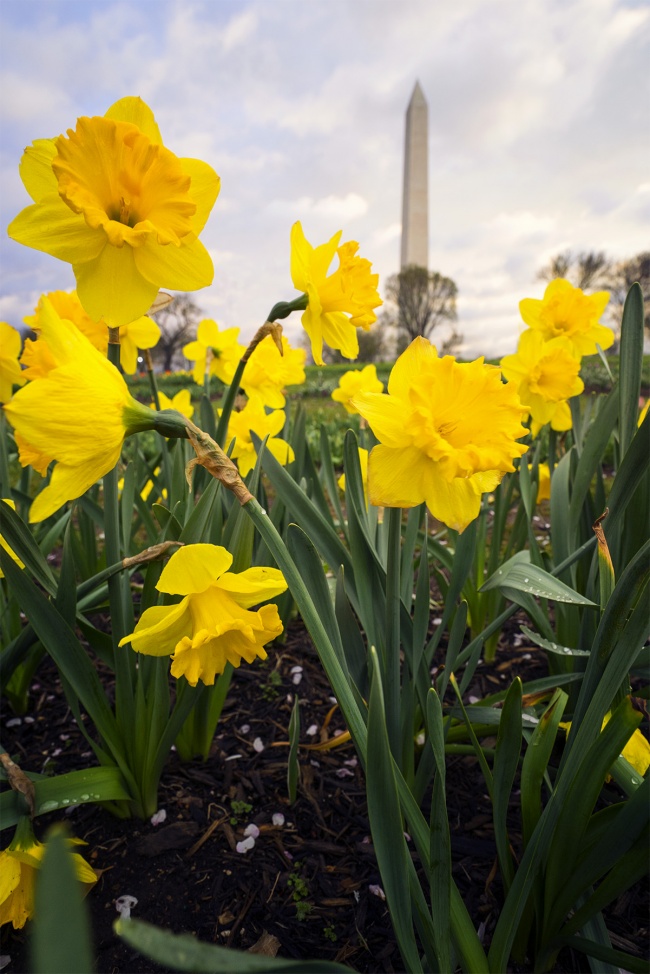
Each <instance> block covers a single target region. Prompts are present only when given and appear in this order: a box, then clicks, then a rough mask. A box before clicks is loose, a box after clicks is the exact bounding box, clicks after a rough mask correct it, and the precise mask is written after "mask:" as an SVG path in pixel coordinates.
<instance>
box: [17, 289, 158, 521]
mask: <svg viewBox="0 0 650 974" xmlns="http://www.w3.org/2000/svg"><path fill="white" fill-rule="evenodd" d="M40 323H41V334H40V337H39V338H38V340H37V341H36V342H34V343H33V351H32V353H31V354H30V355H29V356H28V358H29V367H28V368H27V369H26V370H25V375H26V377H27V378H28V379H31V380H32V381H30V382H28V384H27V385H26V386H25V387H24V388H23V389H19V390H18V392H17V393H16V395H15V396H14V397H13V399H12V401H11V402H10V403H9V404H8V405H6V406H5V407H4V409H5V412H6V414H7V416H8V417H9V420H10V422H11V423H12V425H13V427H14V429H15V435H16V444H17V446H18V450H19V459H20V462H21V464H22V465H23V466H24V467H26V466H27V465H28V464H31V465H32V466H33V467H34V469H35V470H37V471H38V472H39V473H40V474H45V472H46V470H47V468H48V465H49V464H50V463H51V462H52V460H56V461H57V464H56V466H55V467H54V470H53V472H52V476H51V479H50V483H49V485H48V486H47V487H46V488H45V489H44V490H42V491H41V493H40V494H39V495H38V496H37V497H36V499H35V500H34V502H33V504H32V507H31V510H30V512H29V520H30V521H32V522H34V521H42V520H43V519H44V518H46V517H49V515H50V514H53V513H54V512H55V511H56V510H58V508H59V507H61V505H62V504H64V503H65V502H66V501H69V500H73V499H74V498H76V497H80V496H81V494H83V493H84V491H86V490H87V489H88V488H89V487H90V486H92V484H94V483H95V481H97V480H98V479H99V478H100V477H103V476H104V474H105V473H107V472H108V471H109V470H111V469H112V468H113V467H114V466H115V464H116V463H117V461H118V459H119V456H120V452H121V450H122V443H123V441H124V437H125V436H127V435H128V434H130V433H135V432H138V431H139V430H142V429H151V428H153V427H154V425H155V423H154V422H153V420H154V419H155V414H153V413H152V410H150V409H149V408H148V407H147V406H143V405H141V404H140V403H139V402H137V401H136V400H135V399H133V397H132V396H131V395H130V393H129V390H128V389H127V387H126V383H125V381H124V379H123V378H122V376H121V375H120V373H119V371H118V370H117V369H116V368H115V366H113V365H111V363H110V362H109V361H108V359H106V358H104V356H103V355H102V354H101V352H98V351H97V349H96V348H94V347H93V346H92V345H91V344H90V342H89V341H88V339H87V338H85V336H84V335H83V334H82V333H81V332H80V331H79V329H78V328H76V327H75V326H74V325H73V324H72V323H71V322H70V321H67V320H66V319H65V318H60V317H59V316H58V315H57V313H56V311H55V310H54V308H53V307H52V305H51V304H50V302H49V301H48V299H47V298H44V299H43V300H42V309H41V316H40Z"/></svg>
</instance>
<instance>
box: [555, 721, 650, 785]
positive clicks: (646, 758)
mask: <svg viewBox="0 0 650 974" xmlns="http://www.w3.org/2000/svg"><path fill="white" fill-rule="evenodd" d="M611 716H612V714H611V711H610V712H609V713H606V714H605V716H604V718H603V726H602V727H601V731H603V730H604V729H605V727H606V726H607V724H608V723H609V721H610V718H611ZM560 727H561V728H562V729H563V730H564V732H565V733H566V736H567V737H568V736H569V734H570V733H571V721H570V720H567V721H561V722H560ZM621 754H622V756H623V757H624V758H625V760H626V761H627V762H628V763H629V764H631V765H632V767H633V768H634V770H635V771H638V772H639V774H640V775H641V777H643V776H644V775H645V773H646V771H647V770H648V768H650V743H648V740H647V738H645V737H644V735H643V731H642V730H641V729H640V728H638V727H637V729H636V730H635V731H634V733H633V734H632V736H631V737H630V739H629V740H628V742H627V744H626V745H625V747H624V748H623V750H622V752H621ZM607 780H608V781H609V775H608V776H607Z"/></svg>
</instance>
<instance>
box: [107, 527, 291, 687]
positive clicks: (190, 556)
mask: <svg viewBox="0 0 650 974" xmlns="http://www.w3.org/2000/svg"><path fill="white" fill-rule="evenodd" d="M231 564H232V555H231V554H230V553H229V552H228V551H226V549H225V548H221V547H219V546H218V545H210V544H193V545H185V547H183V548H179V550H178V551H176V552H175V554H173V555H172V557H171V558H170V559H169V562H168V563H167V565H166V566H165V568H164V569H163V571H162V574H161V576H160V579H159V581H158V583H157V585H156V588H157V589H158V591H159V592H164V593H166V594H168V595H181V596H183V598H182V601H181V602H179V603H178V604H177V605H159V606H153V607H151V608H149V609H146V610H145V611H144V612H143V613H142V616H141V617H140V620H139V622H138V624H137V626H136V627H135V631H134V632H132V633H131V635H130V636H126V637H125V638H124V639H123V640H122V641H121V643H120V646H123V645H125V644H126V643H129V642H130V643H131V645H132V646H133V649H134V650H136V652H138V653H145V654H147V655H149V656H171V657H172V668H171V672H172V676H175V677H177V678H178V677H181V676H184V677H185V678H186V679H187V681H188V683H191V684H192V686H196V684H197V683H198V681H199V680H202V681H203V683H206V684H208V685H209V686H211V685H212V684H213V683H214V679H215V676H216V675H217V674H218V673H223V670H224V667H225V665H226V663H231V664H232V665H233V666H239V664H240V663H241V661H242V659H244V660H246V662H247V663H252V662H253V660H254V659H255V658H256V657H258V658H259V659H266V655H267V654H266V651H265V650H264V648H263V647H264V645H265V644H266V643H268V642H270V641H271V640H272V639H275V638H276V637H277V636H279V635H280V633H281V632H282V623H281V621H280V617H279V615H278V610H277V606H275V605H263V606H261V607H260V608H259V609H256V610H253V611H250V610H251V607H252V606H255V605H258V604H259V603H260V602H264V601H266V600H267V599H273V598H275V596H276V595H280V593H282V592H284V591H285V590H286V588H287V583H286V582H285V580H284V576H283V575H282V572H281V571H279V570H278V569H277V568H249V569H248V570H247V571H244V572H240V573H239V574H235V573H233V572H229V571H228V569H229V568H230V566H231Z"/></svg>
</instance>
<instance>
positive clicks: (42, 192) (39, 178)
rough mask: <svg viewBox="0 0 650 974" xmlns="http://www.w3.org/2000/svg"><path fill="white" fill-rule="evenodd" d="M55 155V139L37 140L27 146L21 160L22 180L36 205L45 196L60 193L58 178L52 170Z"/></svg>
mask: <svg viewBox="0 0 650 974" xmlns="http://www.w3.org/2000/svg"><path fill="white" fill-rule="evenodd" d="M55 155H56V146H55V144H54V139H36V140H35V141H34V142H32V144H31V145H29V146H27V148H26V149H25V152H24V153H23V157H22V159H21V160H20V166H19V172H20V178H21V179H22V181H23V183H24V186H25V189H26V190H27V192H28V193H29V195H30V196H31V198H32V199H33V200H34V202H35V203H38V202H39V201H40V200H42V199H43V197H45V196H50V195H51V194H53V193H58V186H57V181H56V176H55V175H54V170H53V169H52V159H54V156H55Z"/></svg>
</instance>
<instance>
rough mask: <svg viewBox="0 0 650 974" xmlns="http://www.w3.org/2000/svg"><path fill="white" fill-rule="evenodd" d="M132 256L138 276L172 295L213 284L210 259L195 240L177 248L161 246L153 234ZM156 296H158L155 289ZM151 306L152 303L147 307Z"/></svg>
mask: <svg viewBox="0 0 650 974" xmlns="http://www.w3.org/2000/svg"><path fill="white" fill-rule="evenodd" d="M133 253H134V255H135V263H136V266H137V268H138V271H139V273H140V274H142V276H143V277H145V278H146V279H147V280H148V281H158V282H159V283H160V286H161V287H166V288H170V289H171V290H173V291H196V290H198V289H199V288H202V287H207V286H208V285H209V284H212V281H213V278H214V267H213V265H212V258H211V257H210V254H209V253H208V252H207V250H206V249H205V247H204V246H203V244H202V243H201V241H200V240H198V239H197V238H196V239H194V240H193V241H190V242H187V243H186V242H185V239H184V240H183V242H182V243H181V246H180V247H175V246H174V245H173V244H167V245H166V246H162V245H161V244H158V243H157V242H156V240H155V238H154V236H153V234H152V235H150V236H149V237H148V238H147V240H146V241H145V243H144V244H143V246H142V247H137V248H135V250H134V251H133ZM155 292H156V294H157V293H158V285H156V287H155ZM152 300H153V299H152ZM150 306H151V302H150V303H149V305H147V307H150ZM145 310H146V309H145ZM134 317H136V316H135V315H134Z"/></svg>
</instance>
